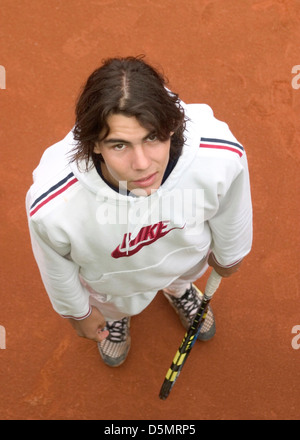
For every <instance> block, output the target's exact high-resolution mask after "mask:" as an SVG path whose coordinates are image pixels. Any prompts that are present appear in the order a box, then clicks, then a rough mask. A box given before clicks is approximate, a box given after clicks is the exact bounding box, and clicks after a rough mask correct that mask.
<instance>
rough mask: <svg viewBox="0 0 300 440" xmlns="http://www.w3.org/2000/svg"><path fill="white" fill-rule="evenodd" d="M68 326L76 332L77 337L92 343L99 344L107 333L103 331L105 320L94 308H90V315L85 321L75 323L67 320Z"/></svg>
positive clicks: (72, 320)
mask: <svg viewBox="0 0 300 440" xmlns="http://www.w3.org/2000/svg"><path fill="white" fill-rule="evenodd" d="M69 321H70V324H71V325H72V327H73V328H74V329H75V330H76V332H77V334H78V336H81V337H82V338H87V339H91V340H92V341H96V342H101V341H103V340H104V339H105V338H107V336H108V334H109V332H108V331H107V330H103V328H104V327H105V324H106V322H105V319H104V316H103V315H102V313H100V312H99V310H98V309H97V308H96V307H92V313H91V314H90V316H88V317H87V318H85V319H81V320H79V321H77V320H76V319H72V318H70V319H69Z"/></svg>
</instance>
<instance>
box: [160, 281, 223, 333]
mask: <svg viewBox="0 0 300 440" xmlns="http://www.w3.org/2000/svg"><path fill="white" fill-rule="evenodd" d="M163 293H164V295H165V297H166V298H167V300H168V301H169V303H170V304H171V306H172V307H173V308H174V309H175V311H176V313H178V315H179V318H180V321H181V323H182V325H183V327H184V328H185V329H186V330H188V329H189V328H190V326H191V324H192V322H193V319H194V318H195V316H196V313H197V310H198V308H199V306H200V303H201V298H202V296H203V293H202V292H200V290H199V289H198V288H197V287H196V286H195V285H194V284H191V287H190V288H189V289H187V290H186V291H185V294H184V295H183V296H182V297H181V298H176V297H175V296H172V295H169V294H168V293H166V292H163ZM215 333H216V324H215V318H214V315H213V311H212V309H211V307H210V306H208V309H207V315H206V318H205V321H204V323H203V324H202V327H201V330H200V333H199V336H198V340H199V341H208V340H209V339H211V338H213V336H214V335H215Z"/></svg>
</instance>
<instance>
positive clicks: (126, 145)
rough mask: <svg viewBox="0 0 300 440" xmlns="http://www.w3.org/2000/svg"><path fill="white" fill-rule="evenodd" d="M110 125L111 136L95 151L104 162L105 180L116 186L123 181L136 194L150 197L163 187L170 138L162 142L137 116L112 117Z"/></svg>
mask: <svg viewBox="0 0 300 440" xmlns="http://www.w3.org/2000/svg"><path fill="white" fill-rule="evenodd" d="M107 123H108V125H109V129H110V130H109V134H108V136H107V137H106V138H105V139H103V140H102V141H100V142H98V143H97V144H96V145H95V148H94V152H95V153H97V154H99V153H101V155H102V157H103V160H104V162H102V163H101V170H102V173H103V177H104V178H105V179H106V180H107V181H108V182H110V183H111V184H113V185H114V186H116V187H118V186H119V183H120V182H123V184H121V186H122V187H123V188H124V187H126V188H127V189H128V190H129V191H132V192H133V193H135V194H136V195H147V196H148V195H150V194H151V191H155V190H157V189H158V188H159V187H160V185H161V182H162V179H163V175H164V172H165V170H166V167H167V165H168V161H169V153H170V145H171V139H170V138H169V139H168V140H167V141H159V140H158V139H157V137H156V134H155V133H154V132H151V131H150V132H149V131H148V130H147V129H146V128H144V127H143V126H141V125H140V123H139V122H138V120H137V119H136V118H135V117H127V116H124V115H120V114H113V115H110V116H109V117H108V119H107ZM172 134H173V133H170V137H171V135H172ZM100 137H101V133H100ZM124 182H126V183H125V184H124Z"/></svg>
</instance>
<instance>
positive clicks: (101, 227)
mask: <svg viewBox="0 0 300 440" xmlns="http://www.w3.org/2000/svg"><path fill="white" fill-rule="evenodd" d="M182 105H183V107H184V109H185V112H186V115H187V116H188V117H189V118H190V122H188V124H187V130H186V133H185V135H186V138H187V140H186V142H185V145H184V147H183V152H182V155H181V156H180V158H179V160H178V162H177V164H176V165H175V167H174V169H173V170H172V172H171V174H170V175H169V176H168V178H167V179H166V180H165V182H164V183H163V184H162V185H161V187H160V188H159V189H158V190H157V191H156V192H154V193H153V194H151V195H150V196H148V197H135V196H133V195H127V194H126V195H124V194H122V193H118V192H116V191H115V190H114V189H112V188H110V187H109V186H108V185H107V184H106V183H105V182H104V181H103V180H102V178H101V177H100V175H99V174H98V172H97V170H96V168H95V167H92V168H91V169H90V170H89V171H86V170H85V163H82V164H81V165H80V164H79V166H77V164H76V162H71V161H70V157H71V153H72V149H73V148H74V147H75V141H74V139H73V134H72V131H71V132H70V133H69V134H68V135H67V136H66V137H65V138H64V139H63V140H62V141H60V142H58V143H56V144H55V145H53V146H51V147H50V148H48V149H47V150H46V151H45V152H44V154H43V156H42V159H41V161H40V164H39V166H38V167H37V168H36V170H35V171H34V173H33V181H34V183H33V185H32V186H31V188H30V189H29V191H28V193H27V197H26V209H27V214H28V221H29V229H30V235H31V241H32V247H33V252H34V256H35V259H36V262H37V264H38V267H39V270H40V273H41V277H42V280H43V283H44V286H45V289H46V291H47V293H48V295H49V298H50V300H51V302H52V305H53V307H54V309H55V310H56V311H57V312H58V313H59V314H60V315H62V316H64V317H73V318H75V319H83V318H85V317H87V316H88V315H89V313H90V310H91V309H90V297H91V296H92V297H94V298H96V299H97V300H100V301H102V302H106V303H108V304H111V306H112V312H111V313H109V314H108V315H107V316H106V319H120V317H119V316H130V315H135V314H137V313H140V312H141V311H142V310H143V309H144V308H145V307H147V305H148V304H149V303H150V302H151V301H152V299H153V298H154V297H155V295H156V293H157V291H158V290H160V289H162V288H165V287H167V286H169V285H170V284H171V283H172V281H174V280H175V279H177V278H178V277H180V275H182V274H184V273H185V272H187V271H188V270H190V269H191V268H192V267H194V266H195V265H196V264H197V263H198V262H199V261H200V260H201V259H202V258H203V257H205V256H206V255H207V253H208V252H209V250H210V249H211V250H212V251H213V253H214V256H215V257H216V259H217V261H218V263H219V264H221V265H223V266H230V265H233V264H235V263H236V262H237V261H239V260H241V259H242V258H243V257H244V256H245V255H246V254H248V253H249V252H250V249H251V243H252V207H251V195H250V184H249V174H248V167H247V159H246V153H245V151H244V149H243V147H242V146H241V145H240V144H239V143H238V142H237V140H236V139H235V138H234V136H233V135H232V134H231V132H230V130H229V128H228V126H227V124H225V123H223V122H220V121H218V120H217V119H216V118H215V117H214V116H213V112H212V110H211V109H210V107H208V106H207V105H204V104H190V105H185V104H183V103H182ZM116 311H117V312H116ZM118 313H119V314H118ZM117 316H118V318H117Z"/></svg>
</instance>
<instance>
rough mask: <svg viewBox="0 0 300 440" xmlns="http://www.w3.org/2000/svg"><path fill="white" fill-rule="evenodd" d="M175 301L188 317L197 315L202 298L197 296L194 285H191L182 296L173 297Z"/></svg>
mask: <svg viewBox="0 0 300 440" xmlns="http://www.w3.org/2000/svg"><path fill="white" fill-rule="evenodd" d="M173 302H174V303H175V304H176V306H177V307H180V308H181V309H182V310H183V312H184V314H185V316H186V317H187V318H190V317H191V316H193V315H195V314H196V312H197V310H198V307H199V305H200V300H199V299H198V297H197V296H196V294H195V292H194V290H193V287H190V288H189V289H188V290H187V291H186V293H185V294H184V295H183V296H182V297H181V298H173Z"/></svg>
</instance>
